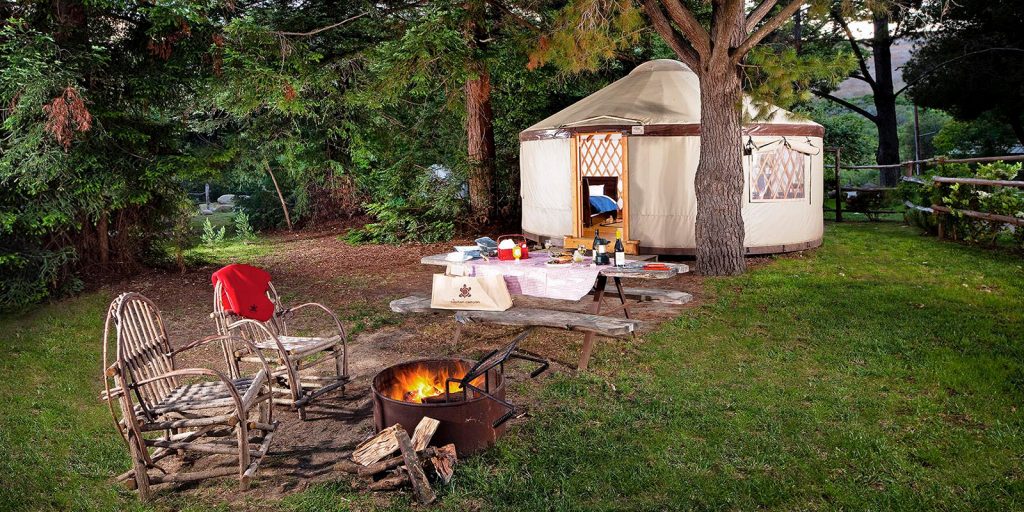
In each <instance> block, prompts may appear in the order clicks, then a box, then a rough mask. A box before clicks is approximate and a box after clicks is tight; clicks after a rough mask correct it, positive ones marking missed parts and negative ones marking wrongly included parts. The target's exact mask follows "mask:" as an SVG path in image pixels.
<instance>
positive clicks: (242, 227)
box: [235, 210, 256, 242]
mask: <svg viewBox="0 0 1024 512" xmlns="http://www.w3.org/2000/svg"><path fill="white" fill-rule="evenodd" d="M235 238H237V239H239V240H241V241H243V242H248V241H252V240H255V239H256V232H255V231H254V230H253V229H252V224H250V223H249V215H248V214H247V213H245V211H244V210H239V211H238V212H237V213H235Z"/></svg>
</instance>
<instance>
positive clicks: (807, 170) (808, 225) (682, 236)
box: [520, 60, 823, 254]
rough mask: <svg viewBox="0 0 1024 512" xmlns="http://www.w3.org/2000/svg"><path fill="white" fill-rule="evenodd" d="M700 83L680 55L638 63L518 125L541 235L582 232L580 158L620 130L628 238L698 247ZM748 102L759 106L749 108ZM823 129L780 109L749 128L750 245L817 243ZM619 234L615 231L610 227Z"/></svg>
mask: <svg viewBox="0 0 1024 512" xmlns="http://www.w3.org/2000/svg"><path fill="white" fill-rule="evenodd" d="M699 97H700V94H699V86H698V83H697V78H696V75H694V74H693V73H692V72H691V71H690V70H689V69H688V68H686V66H685V65H683V64H682V63H679V62H677V61H671V60H659V61H652V62H648V63H646V64H643V65H641V66H639V67H638V68H637V69H636V70H634V71H633V72H632V73H630V75H628V76H626V77H624V78H623V79H621V80H619V81H617V82H615V83H613V84H611V85H609V86H608V87H605V88H604V89H602V90H600V91H598V92H596V93H594V94H593V95H591V96H588V97H587V98H585V99H583V100H581V101H579V102H577V103H576V104H574V105H572V106H570V107H568V108H566V109H565V110H563V111H561V112H559V113H557V114H555V115H553V116H551V117H549V118H547V119H545V120H543V121H541V122H539V123H537V124H536V125H534V126H532V127H530V128H529V129H527V130H524V131H523V132H522V133H521V134H520V141H521V146H520V169H521V180H522V182H521V183H522V189H521V193H522V205H523V216H522V224H523V229H524V231H526V232H527V234H528V236H531V237H533V238H535V239H539V238H553V239H556V241H561V240H562V238H563V237H565V236H567V235H568V236H572V235H576V236H579V235H580V233H579V222H574V219H575V218H576V217H577V216H578V215H579V208H580V205H579V201H580V198H579V191H578V188H579V187H580V181H579V180H580V176H579V173H580V172H581V171H580V167H581V166H584V165H585V163H584V162H582V161H581V160H580V155H579V154H577V148H578V147H579V146H578V145H579V144H580V140H581V137H587V136H588V134H613V135H612V136H614V137H621V140H622V142H621V145H622V148H621V152H622V153H623V159H624V165H625V167H626V168H628V172H627V180H626V181H627V183H626V184H624V185H623V186H620V188H622V189H624V190H623V191H622V192H626V191H628V198H627V200H628V212H626V213H627V214H628V222H627V224H628V229H627V231H628V233H627V234H628V238H629V239H631V240H634V241H636V242H637V244H638V245H639V246H640V251H641V252H645V253H657V254H673V253H674V254H691V253H692V252H693V249H694V245H695V242H694V226H695V222H696V211H697V210H696V208H697V204H696V195H695V192H694V188H693V183H694V174H695V173H696V169H697V161H698V155H699V153H700V134H699V120H700V110H699V109H700V107H699ZM748 108H752V107H749V105H748ZM822 135H823V129H822V127H821V126H820V125H817V124H815V123H812V122H809V121H806V120H803V119H798V118H796V117H795V116H793V115H792V114H790V113H789V112H786V111H784V110H781V109H774V111H773V112H772V114H771V115H770V116H769V117H768V119H767V120H764V121H760V122H757V123H751V124H748V125H746V126H745V127H744V138H743V141H742V143H743V144H744V146H745V148H746V151H745V153H746V154H745V156H744V157H743V166H744V168H743V175H744V179H745V186H744V197H743V218H744V223H745V228H746V240H745V245H746V247H747V252H748V253H749V254H755V253H766V252H786V251H791V250H800V249H805V248H808V247H814V246H817V245H819V244H820V242H821V235H822V197H821V191H822V186H823V184H822V157H823V155H822V151H821V148H822ZM608 235H612V233H608Z"/></svg>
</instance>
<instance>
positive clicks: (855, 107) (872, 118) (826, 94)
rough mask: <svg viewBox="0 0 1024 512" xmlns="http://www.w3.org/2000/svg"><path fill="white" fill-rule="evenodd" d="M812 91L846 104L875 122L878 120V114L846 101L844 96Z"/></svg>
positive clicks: (843, 104) (832, 100)
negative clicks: (839, 96) (838, 96)
mask: <svg viewBox="0 0 1024 512" xmlns="http://www.w3.org/2000/svg"><path fill="white" fill-rule="evenodd" d="M811 92H813V93H814V95H815V96H817V97H819V98H825V99H826V100H829V101H831V102H833V103H838V104H840V105H842V106H844V107H846V108H848V109H850V110H852V111H854V112H856V113H858V114H860V115H862V116H864V117H866V118H867V119H868V120H869V121H871V122H872V123H875V122H877V121H878V117H877V116H875V115H874V114H872V113H871V112H868V111H867V110H864V109H863V108H860V107H858V106H857V105H854V104H853V103H850V102H849V101H846V100H844V99H842V98H837V97H835V96H832V95H831V94H829V93H827V92H823V91H811Z"/></svg>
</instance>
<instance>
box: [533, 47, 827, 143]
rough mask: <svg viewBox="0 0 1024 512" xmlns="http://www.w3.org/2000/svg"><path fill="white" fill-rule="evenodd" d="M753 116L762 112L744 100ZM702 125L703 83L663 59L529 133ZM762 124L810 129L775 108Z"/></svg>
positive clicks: (681, 66)
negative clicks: (606, 127) (623, 127)
mask: <svg viewBox="0 0 1024 512" xmlns="http://www.w3.org/2000/svg"><path fill="white" fill-rule="evenodd" d="M744 106H745V109H746V110H747V112H750V113H753V112H755V111H756V110H755V109H754V107H753V106H752V102H751V101H750V99H749V98H747V97H744ZM679 124H700V81H699V80H698V78H697V74H696V73H694V72H693V71H692V70H691V69H690V68H689V67H688V66H687V65H686V64H683V63H682V62H679V61H677V60H672V59H658V60H652V61H648V62H645V63H643V64H641V65H639V66H637V67H636V68H635V69H633V71H630V72H629V74H628V75H626V76H624V77H622V78H620V79H618V80H616V81H615V82H613V83H611V84H609V85H608V86H607V87H605V88H603V89H601V90H599V91H597V92H595V93H594V94H591V95H590V96H587V97H586V98H583V99H582V100H580V101H577V102H576V103H573V104H572V105H570V106H568V107H566V108H565V109H563V110H562V111H560V112H558V113H556V114H554V115H551V116H549V117H548V118H547V119H544V120H543V121H541V122H539V123H537V124H535V125H533V126H531V127H529V128H527V129H526V130H525V131H534V130H557V129H559V128H566V127H570V126H594V125H604V126H607V125H622V126H631V125H644V126H647V125H679ZM758 124H809V125H814V124H815V123H813V122H811V121H808V120H806V119H800V118H797V117H796V116H794V115H793V114H792V113H791V112H788V111H786V110H783V109H781V108H778V107H775V109H774V110H773V111H772V113H771V114H770V115H769V116H768V118H767V119H764V120H760V121H758Z"/></svg>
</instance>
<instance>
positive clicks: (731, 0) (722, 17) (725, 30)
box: [711, 0, 747, 61]
mask: <svg viewBox="0 0 1024 512" xmlns="http://www.w3.org/2000/svg"><path fill="white" fill-rule="evenodd" d="M717 4H718V5H719V6H721V11H720V12H717V13H715V15H714V20H715V21H713V22H712V23H713V26H712V27H711V34H712V36H713V37H712V39H713V46H712V48H711V60H713V61H717V60H718V59H720V58H722V59H724V58H727V57H728V55H729V49H730V47H731V46H732V43H733V42H734V41H735V40H736V39H738V38H741V37H743V36H745V35H747V33H746V32H743V33H742V34H738V33H737V32H738V31H739V30H743V26H744V25H743V24H740V26H736V25H734V22H735V21H738V20H742V19H744V16H743V6H744V5H745V4H746V2H745V0H726V1H720V2H717ZM723 4H724V5H723ZM713 5H714V3H713Z"/></svg>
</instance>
